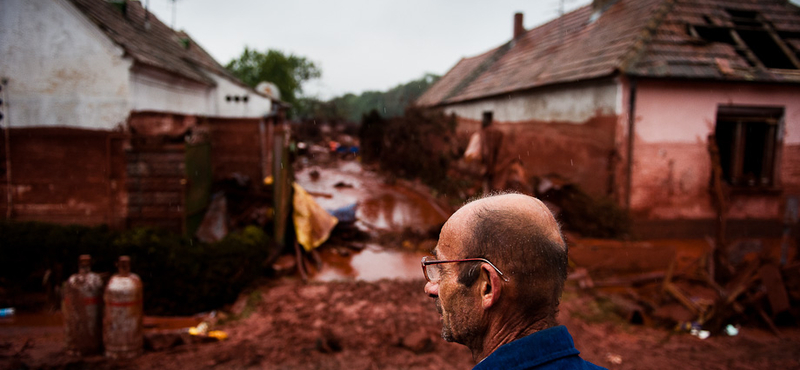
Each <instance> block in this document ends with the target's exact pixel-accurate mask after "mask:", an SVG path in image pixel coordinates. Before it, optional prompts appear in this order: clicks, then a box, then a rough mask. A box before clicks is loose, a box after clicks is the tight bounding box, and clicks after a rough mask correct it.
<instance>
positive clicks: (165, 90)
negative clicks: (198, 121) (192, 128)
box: [130, 67, 215, 116]
mask: <svg viewBox="0 0 800 370" xmlns="http://www.w3.org/2000/svg"><path fill="white" fill-rule="evenodd" d="M130 84H131V108H132V109H133V110H134V111H139V112H141V111H152V112H170V113H179V114H186V115H198V116H213V115H214V113H215V108H214V99H213V94H214V87H213V86H208V85H204V84H201V83H199V82H194V81H191V80H188V79H186V78H182V77H180V76H178V75H175V74H171V73H167V72H163V71H160V70H157V69H154V68H146V67H137V68H135V69H134V70H133V71H132V72H131V74H130Z"/></svg>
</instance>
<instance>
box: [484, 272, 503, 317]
mask: <svg viewBox="0 0 800 370" xmlns="http://www.w3.org/2000/svg"><path fill="white" fill-rule="evenodd" d="M480 274H481V276H480V280H479V282H480V294H481V304H482V305H483V308H484V309H488V308H489V307H492V306H494V305H495V304H497V302H498V301H499V300H500V294H501V292H502V285H501V282H502V281H503V280H502V279H501V278H500V275H498V274H497V270H495V269H494V268H492V266H489V264H486V263H483V264H481V270H480Z"/></svg>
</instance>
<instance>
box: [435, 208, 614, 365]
mask: <svg viewBox="0 0 800 370" xmlns="http://www.w3.org/2000/svg"><path fill="white" fill-rule="evenodd" d="M434 254H435V256H434V257H425V258H423V259H422V269H423V272H424V274H425V278H426V279H427V280H428V282H427V284H425V293H427V294H428V295H429V296H430V297H431V298H434V299H435V303H436V308H437V310H438V311H439V313H440V314H441V315H442V338H444V339H445V340H446V341H449V342H456V343H461V344H463V345H465V346H467V347H468V348H469V349H470V351H472V357H473V358H474V359H475V361H480V362H479V363H478V365H476V366H475V368H474V369H520V370H521V369H602V368H601V367H598V366H596V365H594V364H591V363H589V362H587V361H584V360H583V359H582V358H580V357H579V356H578V354H579V353H580V352H578V350H577V349H575V346H574V345H573V342H572V336H570V334H569V333H568V332H567V329H566V328H565V327H564V326H558V324H557V323H556V313H557V312H558V303H559V300H560V298H561V290H562V289H563V287H564V281H565V280H566V277H567V246H566V243H564V238H563V237H562V235H561V230H560V228H559V226H558V223H557V222H556V220H555V218H554V217H553V214H552V213H551V212H550V210H548V209H547V207H546V206H545V205H544V204H543V203H542V202H541V201H539V200H538V199H536V198H533V197H529V196H527V195H522V194H502V195H495V196H490V197H486V198H482V199H479V200H476V201H473V202H471V203H468V204H467V205H465V206H464V207H462V208H461V209H459V210H458V211H457V212H456V213H454V214H453V216H451V217H450V219H449V220H447V223H445V225H444V227H443V228H442V231H441V234H440V235H439V243H438V244H437V245H436V249H434Z"/></svg>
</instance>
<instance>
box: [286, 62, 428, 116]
mask: <svg viewBox="0 0 800 370" xmlns="http://www.w3.org/2000/svg"><path fill="white" fill-rule="evenodd" d="M439 77H440V76H438V75H435V74H431V73H426V74H425V75H424V76H422V77H420V78H418V79H416V80H413V81H411V82H408V83H405V84H399V85H397V86H395V87H393V88H391V89H389V91H386V92H382V91H365V92H363V93H361V94H360V95H355V94H345V95H342V96H339V97H335V98H333V99H331V100H329V101H328V102H320V101H318V100H315V99H310V100H311V101H308V102H305V103H301V105H302V106H303V107H302V109H300V110H299V112H300V114H299V116H300V117H301V118H303V119H312V118H315V119H323V120H345V121H348V122H359V121H360V120H361V117H362V116H364V115H365V114H367V113H369V112H371V111H373V110H374V111H376V112H378V113H379V114H380V115H381V116H383V117H385V118H391V117H400V116H402V115H403V114H404V113H405V110H406V108H408V107H409V106H410V105H411V104H412V103H413V102H414V101H416V100H417V98H419V97H420V96H422V94H423V93H424V92H425V91H427V90H428V88H429V87H431V85H433V84H434V83H435V82H436V81H438V80H439ZM320 108H321V109H320Z"/></svg>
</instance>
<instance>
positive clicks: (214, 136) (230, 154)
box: [208, 119, 271, 183]
mask: <svg viewBox="0 0 800 370" xmlns="http://www.w3.org/2000/svg"><path fill="white" fill-rule="evenodd" d="M259 121H260V120H258V119H209V120H208V124H209V125H210V134H209V137H210V140H211V167H212V174H213V177H214V180H220V179H224V178H226V177H228V176H229V175H231V174H232V173H236V172H238V173H240V174H243V175H246V176H248V177H249V178H250V180H251V181H253V182H254V183H260V182H261V181H262V178H261V176H262V173H261V137H260V136H261V134H260V132H259V128H258V125H259ZM265 127H266V123H265ZM264 135H266V133H265V134H264ZM264 143H265V145H271V143H268V141H267V140H266V138H264ZM270 147H271V146H270ZM269 150H270V151H271V149H269Z"/></svg>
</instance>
